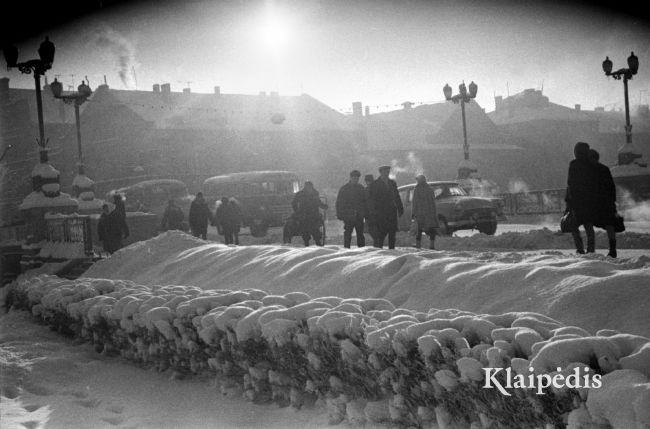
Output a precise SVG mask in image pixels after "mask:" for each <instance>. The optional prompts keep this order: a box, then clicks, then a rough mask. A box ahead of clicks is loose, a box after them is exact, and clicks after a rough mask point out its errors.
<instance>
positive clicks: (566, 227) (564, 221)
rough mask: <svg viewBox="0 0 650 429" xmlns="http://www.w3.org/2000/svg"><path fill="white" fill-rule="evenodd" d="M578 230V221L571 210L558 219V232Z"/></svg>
mask: <svg viewBox="0 0 650 429" xmlns="http://www.w3.org/2000/svg"><path fill="white" fill-rule="evenodd" d="M577 229H578V221H577V220H576V216H575V215H574V214H573V212H572V211H571V210H567V211H565V212H564V215H562V218H560V231H562V232H574V231H576V230H577Z"/></svg>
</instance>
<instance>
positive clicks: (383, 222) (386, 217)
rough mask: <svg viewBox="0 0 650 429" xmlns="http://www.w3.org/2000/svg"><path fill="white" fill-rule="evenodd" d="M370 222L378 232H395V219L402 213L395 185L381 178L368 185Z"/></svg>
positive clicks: (393, 182)
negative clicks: (370, 209) (370, 210)
mask: <svg viewBox="0 0 650 429" xmlns="http://www.w3.org/2000/svg"><path fill="white" fill-rule="evenodd" d="M369 191H370V204H371V207H372V213H371V216H372V220H373V223H374V226H375V228H376V229H377V231H378V232H396V231H397V218H398V216H401V215H402V214H403V213H404V205H403V204H402V199H401V198H400V196H399V192H398V191H397V183H396V182H395V181H394V180H392V179H388V181H387V182H384V181H383V180H382V179H381V178H379V179H377V180H375V181H374V182H372V184H371V185H370V190H369Z"/></svg>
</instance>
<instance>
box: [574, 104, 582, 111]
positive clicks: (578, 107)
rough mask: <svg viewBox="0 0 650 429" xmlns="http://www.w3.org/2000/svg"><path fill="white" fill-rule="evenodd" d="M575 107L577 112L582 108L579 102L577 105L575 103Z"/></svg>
mask: <svg viewBox="0 0 650 429" xmlns="http://www.w3.org/2000/svg"><path fill="white" fill-rule="evenodd" d="M575 108H576V112H579V111H580V109H581V106H580V105H579V104H576V105H575Z"/></svg>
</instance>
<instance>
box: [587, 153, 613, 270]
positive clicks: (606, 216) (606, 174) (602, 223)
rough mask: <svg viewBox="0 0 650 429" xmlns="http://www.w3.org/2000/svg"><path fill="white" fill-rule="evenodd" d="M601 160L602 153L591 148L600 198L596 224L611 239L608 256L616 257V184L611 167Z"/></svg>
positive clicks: (590, 158) (590, 155) (590, 159)
mask: <svg viewBox="0 0 650 429" xmlns="http://www.w3.org/2000/svg"><path fill="white" fill-rule="evenodd" d="M599 160H600V154H599V153H598V152H597V151H596V150H594V149H589V161H591V163H592V164H593V165H595V166H596V171H597V173H598V174H597V176H598V195H599V199H598V209H597V210H596V220H595V222H594V225H595V226H597V227H598V228H603V229H604V230H606V231H607V238H608V239H609V253H608V254H607V256H611V257H612V258H616V256H617V254H616V231H615V230H614V223H615V221H616V185H615V184H614V178H613V177H612V172H611V171H610V170H609V167H607V166H606V165H604V164H601V163H600V162H599Z"/></svg>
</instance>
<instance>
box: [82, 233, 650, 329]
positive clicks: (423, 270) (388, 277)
mask: <svg viewBox="0 0 650 429" xmlns="http://www.w3.org/2000/svg"><path fill="white" fill-rule="evenodd" d="M479 238H480V237H479ZM468 239H471V237H468ZM85 275H86V276H88V277H96V278H106V279H124V280H132V281H134V282H135V283H138V284H143V285H157V284H162V285H165V284H185V285H194V286H198V287H200V288H202V289H233V290H235V289H245V288H250V287H254V288H257V289H261V290H264V291H266V292H268V293H272V294H284V293H287V292H293V291H302V292H305V293H307V294H309V295H310V296H311V297H322V296H331V295H334V296H340V297H343V298H356V297H362V298H371V297H372V298H385V299H388V300H389V301H391V302H392V303H393V304H395V305H396V306H400V307H405V308H409V309H412V310H418V311H425V312H426V311H428V310H429V309H430V308H458V309H462V310H467V311H472V312H477V313H491V314H499V313H505V312H509V311H532V312H539V313H542V314H545V315H547V316H550V317H551V318H553V319H556V320H559V321H561V322H563V323H564V324H566V325H570V326H572V325H573V326H578V327H580V328H583V329H586V330H587V331H589V332H591V333H592V334H593V333H595V332H596V331H597V330H600V329H615V330H619V331H621V332H625V333H629V334H636V335H644V336H650V312H648V311H647V309H648V308H650V290H649V289H648V285H650V251H649V252H648V254H645V255H641V256H637V257H632V258H629V259H618V260H615V259H611V258H607V257H605V256H603V255H600V254H591V255H586V256H577V255H566V254H562V253H560V252H557V251H555V252H554V251H548V252H539V253H533V254H530V253H524V252H507V253H502V252H470V251H418V252H416V251H412V250H406V249H405V250H402V251H390V250H385V249H383V250H382V249H375V248H371V247H366V248H362V249H351V250H347V249H343V248H341V247H339V246H325V247H309V248H298V247H291V246H279V245H265V246H241V247H235V246H225V245H223V244H218V243H212V242H206V241H203V240H200V239H197V238H194V237H192V236H190V235H188V234H184V233H181V232H178V231H171V232H166V233H164V234H161V235H159V236H157V237H155V238H153V239H151V240H148V241H144V242H139V243H134V244H133V245H131V246H129V247H127V248H124V249H122V250H120V251H119V252H117V253H115V254H114V255H113V256H112V257H111V258H109V259H105V260H102V261H99V262H98V263H96V264H95V265H93V266H92V267H91V268H90V269H89V270H88V271H87V272H86V274H85ZM613 302H614V303H616V305H615V306H613V305H612V303H613Z"/></svg>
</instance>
